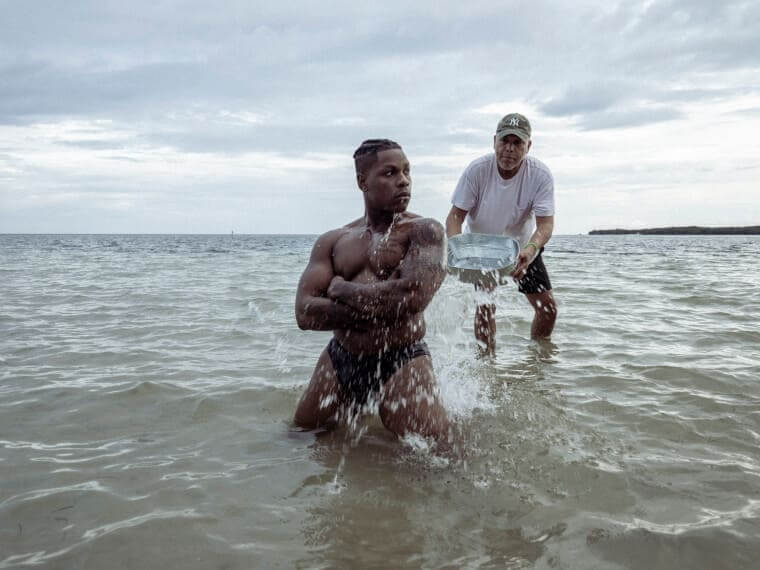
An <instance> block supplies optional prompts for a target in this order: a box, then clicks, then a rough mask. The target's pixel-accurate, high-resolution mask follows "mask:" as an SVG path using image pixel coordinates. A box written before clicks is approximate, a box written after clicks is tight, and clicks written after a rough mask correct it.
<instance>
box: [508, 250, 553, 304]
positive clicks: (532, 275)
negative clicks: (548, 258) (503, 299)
mask: <svg viewBox="0 0 760 570" xmlns="http://www.w3.org/2000/svg"><path fill="white" fill-rule="evenodd" d="M543 251H544V248H543V247H542V248H541V251H539V252H538V255H537V256H536V259H534V260H533V262H532V263H531V264H530V265H529V266H528V269H526V270H525V277H523V278H522V279H520V280H519V281H518V282H517V290H518V291H520V293H525V294H526V295H531V294H534V293H543V292H544V291H551V290H552V282H551V281H549V273H548V272H547V271H546V266H545V265H544V259H543V257H541V254H542V253H543Z"/></svg>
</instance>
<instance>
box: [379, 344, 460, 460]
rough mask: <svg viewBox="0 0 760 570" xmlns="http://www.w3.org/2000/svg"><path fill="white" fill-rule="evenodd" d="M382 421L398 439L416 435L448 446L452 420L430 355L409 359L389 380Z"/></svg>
mask: <svg viewBox="0 0 760 570" xmlns="http://www.w3.org/2000/svg"><path fill="white" fill-rule="evenodd" d="M380 419H381V420H382V421H383V425H385V427H386V428H387V429H388V430H390V431H392V432H393V433H395V434H396V435H398V436H404V435H406V434H409V433H416V434H419V435H421V436H423V437H432V438H433V439H435V440H436V442H438V443H439V444H443V445H444V446H446V445H447V444H448V439H449V419H448V415H447V414H446V409H445V408H444V407H443V404H442V403H441V397H440V395H439V394H438V386H437V385H436V381H435V375H434V374H433V361H432V360H431V359H430V357H429V356H418V357H417V358H414V359H412V360H410V361H409V362H407V363H406V364H404V365H403V366H402V367H401V368H399V369H398V370H397V371H396V372H395V373H394V374H393V376H391V377H390V378H389V379H388V382H386V384H385V388H384V390H383V396H382V400H381V401H380Z"/></svg>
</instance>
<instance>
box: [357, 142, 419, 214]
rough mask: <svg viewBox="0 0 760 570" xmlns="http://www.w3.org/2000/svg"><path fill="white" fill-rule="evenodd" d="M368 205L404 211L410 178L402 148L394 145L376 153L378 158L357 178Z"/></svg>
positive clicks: (409, 193) (381, 208) (409, 187)
mask: <svg viewBox="0 0 760 570" xmlns="http://www.w3.org/2000/svg"><path fill="white" fill-rule="evenodd" d="M359 186H360V187H361V189H362V190H363V191H364V196H365V201H366V204H367V207H369V208H373V209H376V210H386V211H391V212H394V213H399V212H403V211H405V210H406V207H407V206H408V205H409V200H410V199H411V197H412V178H411V175H410V172H409V161H408V160H407V159H406V155H405V154H404V151H402V150H401V149H397V148H393V149H388V150H381V151H380V152H378V153H377V160H376V161H375V162H374V164H372V166H370V167H369V168H368V169H367V171H366V172H365V173H364V175H363V176H360V178H359Z"/></svg>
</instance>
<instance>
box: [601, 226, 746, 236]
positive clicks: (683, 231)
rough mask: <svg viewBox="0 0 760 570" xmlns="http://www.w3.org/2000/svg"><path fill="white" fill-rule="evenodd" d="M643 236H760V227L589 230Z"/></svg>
mask: <svg viewBox="0 0 760 570" xmlns="http://www.w3.org/2000/svg"><path fill="white" fill-rule="evenodd" d="M611 234H644V235H661V236H680V235H753V234H758V235H760V226H743V227H724V228H706V227H702V226H680V227H672V228H646V229H642V230H622V229H614V230H591V231H590V232H589V235H611Z"/></svg>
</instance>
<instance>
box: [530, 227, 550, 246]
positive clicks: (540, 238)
mask: <svg viewBox="0 0 760 570" xmlns="http://www.w3.org/2000/svg"><path fill="white" fill-rule="evenodd" d="M553 231H554V224H538V225H537V226H536V230H535V231H534V232H533V235H531V236H530V240H528V243H533V244H535V245H536V251H538V250H540V249H541V248H542V247H544V246H545V245H546V244H547V243H549V240H550V239H551V237H552V233H553Z"/></svg>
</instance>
